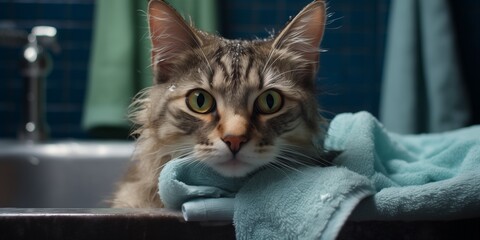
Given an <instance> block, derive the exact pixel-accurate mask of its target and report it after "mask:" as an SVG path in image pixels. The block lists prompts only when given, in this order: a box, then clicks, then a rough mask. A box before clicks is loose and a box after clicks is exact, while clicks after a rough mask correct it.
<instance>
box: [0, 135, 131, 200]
mask: <svg viewBox="0 0 480 240" xmlns="http://www.w3.org/2000/svg"><path fill="white" fill-rule="evenodd" d="M133 149H134V143H133V142H127V141H125V142H119V141H74V140H71V141H58V142H45V143H29V142H19V141H14V140H0V207H14V208H99V207H107V206H108V199H109V198H110V197H111V195H112V193H113V192H114V191H115V184H116V182H117V181H118V180H119V179H121V177H122V175H123V173H124V172H125V170H126V168H127V166H128V163H129V159H130V158H131V155H132V153H133Z"/></svg>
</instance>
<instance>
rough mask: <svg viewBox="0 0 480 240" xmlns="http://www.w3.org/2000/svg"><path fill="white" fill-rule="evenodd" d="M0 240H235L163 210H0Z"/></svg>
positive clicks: (446, 229) (444, 233)
mask: <svg viewBox="0 0 480 240" xmlns="http://www.w3.org/2000/svg"><path fill="white" fill-rule="evenodd" d="M0 239H6V240H8V239H36V240H37V239H38V240H41V239H49V240H55V239H71V240H76V239H89V240H90V239H117V240H121V239H222V240H223V239H235V233H234V227H233V225H232V224H231V223H211V222H203V223H199V222H185V221H184V220H183V218H182V216H181V214H180V213H177V212H171V211H167V210H164V209H111V208H97V209H83V208H82V209H79V208H78V209H69V208H51V209H48V208H3V209H0ZM338 239H480V218H475V219H465V220H454V221H417V222H400V221H395V222H376V221H367V222H351V221H349V222H347V224H346V225H345V226H344V227H343V229H342V231H341V232H340V234H339V237H338Z"/></svg>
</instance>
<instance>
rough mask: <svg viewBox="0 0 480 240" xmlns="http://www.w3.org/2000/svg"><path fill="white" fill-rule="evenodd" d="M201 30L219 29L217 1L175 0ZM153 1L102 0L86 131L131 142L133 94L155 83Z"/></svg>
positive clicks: (99, 1)
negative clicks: (152, 65)
mask: <svg viewBox="0 0 480 240" xmlns="http://www.w3.org/2000/svg"><path fill="white" fill-rule="evenodd" d="M168 2H170V3H171V4H172V5H173V6H174V7H177V10H179V12H180V13H188V15H187V14H184V16H191V17H192V20H193V21H194V22H195V23H196V24H197V25H196V26H197V27H199V28H200V29H203V30H205V31H209V32H215V31H216V29H217V9H216V0H205V1H183V0H182V1H180V0H170V1H168ZM147 3H148V1H146V0H143V1H131V0H117V1H114V2H112V1H110V0H97V1H96V9H95V20H94V21H95V23H94V33H93V43H92V52H91V58H90V66H89V67H90V71H89V79H88V87H87V94H86V102H85V109H84V115H83V122H82V125H83V128H84V129H85V130H87V131H88V132H89V133H91V134H92V136H94V137H106V138H124V139H125V138H126V137H127V136H128V134H129V131H130V123H129V121H128V120H127V109H128V106H129V105H130V103H131V101H132V98H133V96H134V95H135V94H136V93H137V92H138V91H140V90H141V89H143V88H145V87H148V86H150V85H151V83H152V73H151V69H150V67H149V65H150V40H149V38H148V22H147V18H146V10H147Z"/></svg>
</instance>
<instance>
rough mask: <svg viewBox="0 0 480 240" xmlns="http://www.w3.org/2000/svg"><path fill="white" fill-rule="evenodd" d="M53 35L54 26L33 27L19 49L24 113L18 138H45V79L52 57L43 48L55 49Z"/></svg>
mask: <svg viewBox="0 0 480 240" xmlns="http://www.w3.org/2000/svg"><path fill="white" fill-rule="evenodd" d="M55 36H56V29H55V28H54V27H47V26H38V27H34V28H33V29H32V32H31V33H30V34H29V35H28V43H27V45H26V46H25V48H24V50H23V56H22V70H21V73H22V77H23V79H24V113H23V119H22V122H21V125H20V131H19V138H20V139H21V140H26V141H34V142H37V141H43V140H46V139H47V138H48V132H49V130H48V125H47V122H46V112H45V92H46V90H45V80H46V77H47V75H48V74H49V73H50V70H51V68H52V60H51V57H50V54H49V53H48V51H46V48H51V49H53V50H54V51H55V50H58V44H57V43H56V40H55Z"/></svg>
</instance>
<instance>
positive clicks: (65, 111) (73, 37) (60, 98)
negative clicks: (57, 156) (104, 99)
mask: <svg viewBox="0 0 480 240" xmlns="http://www.w3.org/2000/svg"><path fill="white" fill-rule="evenodd" d="M94 2H95V1H94V0H10V1H9V0H1V1H0V29H5V28H15V29H23V30H25V31H30V29H31V28H32V27H33V26H37V25H51V26H54V27H56V28H57V30H58V42H59V43H60V46H61V52H59V53H58V54H52V58H53V61H54V64H55V65H54V68H53V70H52V72H51V74H50V75H49V76H48V80H47V85H46V91H47V92H46V95H47V99H46V102H47V104H46V109H47V121H48V123H49V125H50V130H51V136H52V137H53V138H69V137H75V138H85V137H86V135H85V133H84V132H83V131H82V129H81V128H80V120H81V114H82V108H83V98H84V95H85V83H86V78H87V65H88V57H89V50H90V41H91V32H92V31H91V30H92V29H91V28H92V18H93V8H94ZM21 54H22V48H21V47H14V48H11V47H5V46H0V138H6V137H8V138H14V137H15V136H16V132H17V129H18V123H19V121H20V116H21V114H22V112H21V109H22V105H23V104H22V101H23V98H24V97H23V92H22V91H23V85H24V84H23V81H22V78H21V76H20V74H19V71H20V69H19V59H20V56H21Z"/></svg>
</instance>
